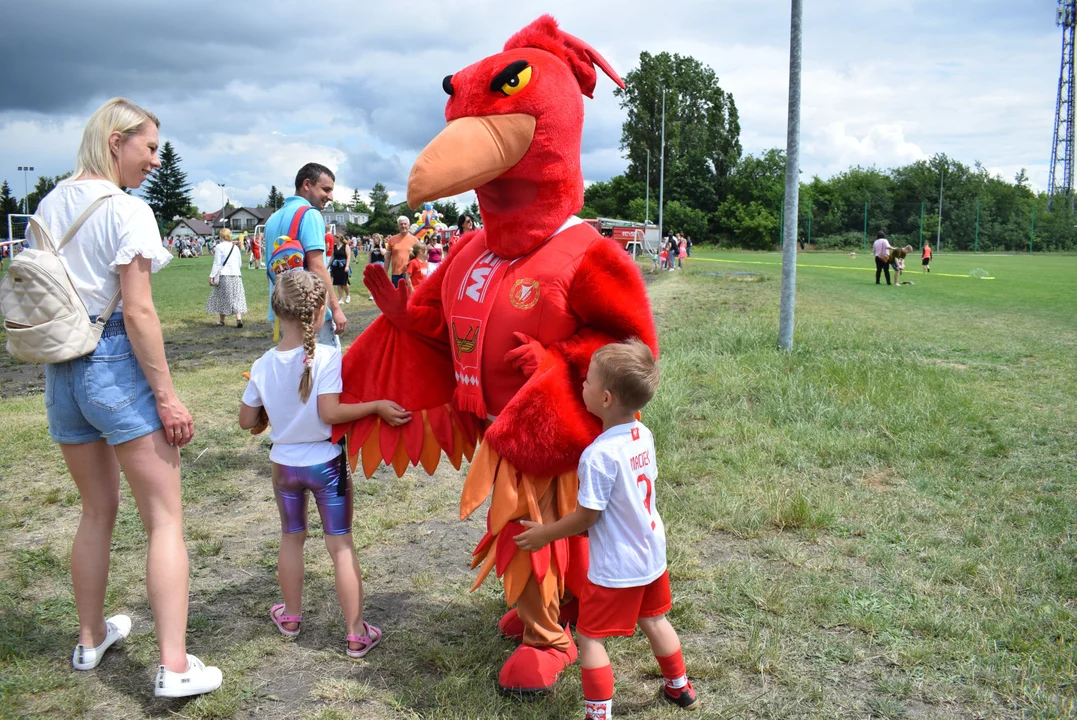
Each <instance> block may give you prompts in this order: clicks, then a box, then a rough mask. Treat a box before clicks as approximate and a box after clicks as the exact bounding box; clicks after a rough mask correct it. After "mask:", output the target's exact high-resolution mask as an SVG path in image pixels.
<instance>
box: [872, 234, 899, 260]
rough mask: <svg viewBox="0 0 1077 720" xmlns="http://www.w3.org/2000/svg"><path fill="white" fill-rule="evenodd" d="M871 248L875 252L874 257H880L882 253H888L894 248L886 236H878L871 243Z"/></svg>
mask: <svg viewBox="0 0 1077 720" xmlns="http://www.w3.org/2000/svg"><path fill="white" fill-rule="evenodd" d="M871 249H872V250H873V251H874V252H875V257H877V258H881V257H882V256H884V255H889V254H890V251H891V250H893V249H894V248H893V247H892V246H891V245H890V242H889V241H888V240H887V239H886V238H879V239H878V240H876V241H875V242H873V243H872V244H871Z"/></svg>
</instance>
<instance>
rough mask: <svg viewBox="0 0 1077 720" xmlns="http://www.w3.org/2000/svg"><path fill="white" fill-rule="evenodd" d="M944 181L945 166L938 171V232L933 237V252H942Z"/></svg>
mask: <svg viewBox="0 0 1077 720" xmlns="http://www.w3.org/2000/svg"><path fill="white" fill-rule="evenodd" d="M945 179H946V165H943V166H942V170H940V171H939V230H938V234H936V235H935V252H942V186H943V182H944V181H945Z"/></svg>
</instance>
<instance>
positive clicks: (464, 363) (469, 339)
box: [450, 317, 482, 368]
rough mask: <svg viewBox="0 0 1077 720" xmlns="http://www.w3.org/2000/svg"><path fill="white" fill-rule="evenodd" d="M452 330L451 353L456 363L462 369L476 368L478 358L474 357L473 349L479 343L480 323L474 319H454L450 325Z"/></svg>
mask: <svg viewBox="0 0 1077 720" xmlns="http://www.w3.org/2000/svg"><path fill="white" fill-rule="evenodd" d="M450 327H451V328H452V345H453V353H454V354H455V355H456V361H457V362H458V363H460V366H461V367H464V368H477V367H478V366H479V362H478V358H477V357H475V355H476V353H475V347H476V345H477V344H478V342H479V330H480V328H481V327H482V321H481V320H476V319H474V318H463V317H454V318H453V319H452V322H451V323H450Z"/></svg>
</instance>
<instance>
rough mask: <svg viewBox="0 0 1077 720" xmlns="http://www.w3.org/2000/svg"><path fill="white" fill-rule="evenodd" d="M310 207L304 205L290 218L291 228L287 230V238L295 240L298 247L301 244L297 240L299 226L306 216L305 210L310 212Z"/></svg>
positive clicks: (301, 242)
mask: <svg viewBox="0 0 1077 720" xmlns="http://www.w3.org/2000/svg"><path fill="white" fill-rule="evenodd" d="M310 209H311V206H310V205H304V206H303V207H301V208H299V209H298V210H296V211H295V215H293V216H292V226H291V227H289V228H288V237H290V238H291V239H292V240H296V241H298V242H299V244H300V245H302V244H303V241H302V240H299V224H300V223H301V222H303V216H304V215H306V214H307V210H310Z"/></svg>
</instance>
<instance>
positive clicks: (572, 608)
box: [497, 599, 580, 642]
mask: <svg viewBox="0 0 1077 720" xmlns="http://www.w3.org/2000/svg"><path fill="white" fill-rule="evenodd" d="M579 616H580V602H579V600H576V599H572V600H570V601H568V602H567V603H565V604H564V605H562V606H561V615H560V617H559V618H558V622H559V623H561V624H562V625H566V624H571V625H575V624H576V619H577V618H579ZM497 629H498V630H500V631H501V634H502V635H504V636H505V637H507V638H508V639H509V640H515V641H516V642H520V641H521V640H523V639H524V622H523V620H521V619H520V616H519V614H517V612H516V608H512V609H511V610H509V611H508V612H507V613H505V614H504V615H502V616H501V620H500V621H499V622H498V623H497Z"/></svg>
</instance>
